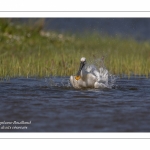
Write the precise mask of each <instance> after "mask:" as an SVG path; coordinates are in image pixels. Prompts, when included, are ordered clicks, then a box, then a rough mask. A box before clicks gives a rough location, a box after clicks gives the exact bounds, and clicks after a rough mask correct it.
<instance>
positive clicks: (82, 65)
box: [76, 62, 85, 76]
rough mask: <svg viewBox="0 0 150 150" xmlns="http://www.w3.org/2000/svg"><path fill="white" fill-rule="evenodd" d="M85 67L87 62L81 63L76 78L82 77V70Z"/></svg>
mask: <svg viewBox="0 0 150 150" xmlns="http://www.w3.org/2000/svg"><path fill="white" fill-rule="evenodd" d="M84 65H85V62H81V63H80V67H79V70H78V72H77V75H76V76H80V73H81V70H82V68H83V67H84Z"/></svg>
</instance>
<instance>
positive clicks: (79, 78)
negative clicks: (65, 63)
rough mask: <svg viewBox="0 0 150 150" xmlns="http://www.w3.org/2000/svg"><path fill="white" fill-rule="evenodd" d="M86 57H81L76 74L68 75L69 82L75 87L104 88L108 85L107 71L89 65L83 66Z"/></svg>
mask: <svg viewBox="0 0 150 150" xmlns="http://www.w3.org/2000/svg"><path fill="white" fill-rule="evenodd" d="M85 65H86V58H85V57H82V58H81V62H80V67H79V71H78V72H77V75H76V76H70V82H71V84H72V86H73V87H74V88H76V89H81V88H105V87H107V85H108V71H107V70H106V69H104V68H99V71H98V70H97V69H96V68H95V66H93V65H91V66H88V67H87V68H85Z"/></svg>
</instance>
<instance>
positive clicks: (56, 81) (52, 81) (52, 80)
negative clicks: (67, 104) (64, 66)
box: [45, 76, 71, 88]
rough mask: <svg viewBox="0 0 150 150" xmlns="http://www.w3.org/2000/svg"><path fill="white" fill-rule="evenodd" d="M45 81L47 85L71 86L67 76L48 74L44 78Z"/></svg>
mask: <svg viewBox="0 0 150 150" xmlns="http://www.w3.org/2000/svg"><path fill="white" fill-rule="evenodd" d="M45 82H46V84H47V86H48V87H61V88H62V87H64V88H68V87H71V84H70V81H69V78H68V77H57V76H50V77H48V78H45Z"/></svg>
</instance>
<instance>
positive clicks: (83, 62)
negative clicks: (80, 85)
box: [75, 57, 86, 80]
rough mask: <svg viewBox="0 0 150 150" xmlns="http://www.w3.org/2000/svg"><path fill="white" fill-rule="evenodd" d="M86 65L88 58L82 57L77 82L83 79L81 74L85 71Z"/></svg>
mask: <svg viewBox="0 0 150 150" xmlns="http://www.w3.org/2000/svg"><path fill="white" fill-rule="evenodd" d="M85 64H86V58H85V57H82V58H81V61H80V67H79V70H78V72H77V75H76V76H75V79H76V80H79V79H80V78H81V76H80V73H81V70H82V69H83V67H84V66H85Z"/></svg>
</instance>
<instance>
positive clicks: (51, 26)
mask: <svg viewBox="0 0 150 150" xmlns="http://www.w3.org/2000/svg"><path fill="white" fill-rule="evenodd" d="M44 28H45V29H47V30H55V31H58V32H61V33H63V32H71V33H74V34H75V33H84V32H96V33H101V34H108V35H110V36H116V35H117V36H118V35H119V36H121V37H127V38H135V39H136V40H140V41H141V40H150V18H140V17H139V18H46V19H45V26H44Z"/></svg>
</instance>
